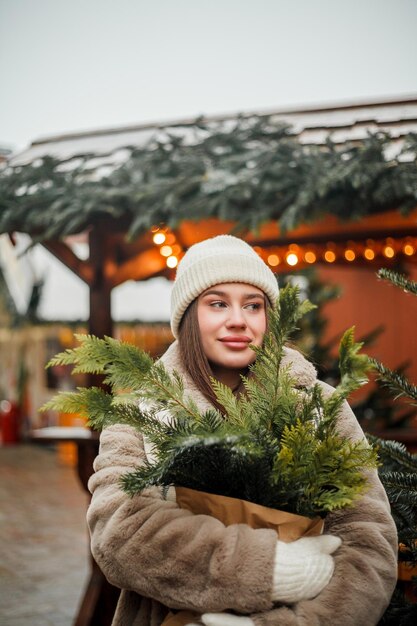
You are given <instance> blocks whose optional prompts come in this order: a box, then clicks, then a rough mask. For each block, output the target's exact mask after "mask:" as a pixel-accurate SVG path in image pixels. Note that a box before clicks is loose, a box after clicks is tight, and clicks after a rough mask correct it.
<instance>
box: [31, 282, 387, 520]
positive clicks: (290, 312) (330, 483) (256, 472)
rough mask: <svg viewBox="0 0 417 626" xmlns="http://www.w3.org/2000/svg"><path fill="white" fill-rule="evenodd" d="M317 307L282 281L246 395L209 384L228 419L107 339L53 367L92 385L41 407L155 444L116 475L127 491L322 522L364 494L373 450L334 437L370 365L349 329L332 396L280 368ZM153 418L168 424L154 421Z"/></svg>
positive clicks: (90, 340)
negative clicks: (94, 383)
mask: <svg viewBox="0 0 417 626" xmlns="http://www.w3.org/2000/svg"><path fill="white" fill-rule="evenodd" d="M312 307H313V305H311V303H309V302H308V301H304V302H301V300H300V297H299V293H298V289H297V288H296V287H294V286H291V285H287V286H286V287H285V288H284V289H282V290H281V292H280V296H279V299H278V301H277V303H276V306H275V307H273V308H271V310H270V312H269V322H268V330H267V333H266V335H265V339H264V342H263V345H262V347H253V349H254V350H255V352H256V361H255V362H254V364H253V365H252V366H251V367H250V372H249V374H248V376H246V377H243V385H244V390H245V391H244V393H242V394H240V395H239V396H237V397H236V396H235V395H234V394H233V393H232V391H231V390H230V388H228V387H227V386H225V385H223V384H221V383H220V382H218V381H216V380H213V381H212V383H213V388H214V390H215V393H216V396H217V399H218V401H219V403H220V404H221V405H222V406H223V407H224V414H222V413H221V412H220V411H218V410H216V409H214V408H213V409H210V410H205V411H201V410H199V408H198V406H197V404H196V402H195V401H194V400H193V398H192V397H190V396H189V395H187V393H186V392H185V390H184V383H183V380H182V378H181V376H180V375H179V374H178V373H176V372H175V371H174V372H172V373H170V372H168V371H167V369H166V368H165V367H164V365H163V363H162V362H161V361H157V362H154V361H153V360H152V359H151V357H150V356H149V355H148V354H146V353H145V352H144V351H142V350H140V349H138V348H137V347H135V346H133V345H130V344H127V343H122V342H120V341H117V340H115V339H112V338H109V337H106V338H105V339H98V338H97V337H94V336H89V335H77V339H78V340H79V342H80V345H79V346H77V347H76V348H74V349H68V350H66V351H65V352H62V353H60V354H58V355H57V356H55V357H54V358H53V359H52V360H51V361H50V365H64V364H65V365H68V364H71V365H73V366H74V368H73V372H74V373H80V372H83V373H94V374H102V375H103V376H104V383H105V384H106V385H107V387H108V389H109V391H105V390H104V389H102V388H99V387H90V388H78V389H77V390H76V391H74V392H61V393H59V394H58V395H57V396H55V398H53V399H52V400H51V401H50V402H48V403H47V404H46V405H45V406H44V407H43V408H44V409H46V408H53V409H56V410H59V411H65V412H76V413H81V414H84V415H86V416H87V417H88V421H89V425H90V426H92V427H93V428H95V429H102V428H104V427H106V426H108V425H110V424H115V423H124V424H129V425H131V426H133V427H134V428H137V429H138V430H139V431H140V432H141V433H142V434H143V435H144V436H145V437H146V438H147V439H148V441H149V442H150V443H151V445H152V450H153V457H154V459H153V460H152V462H146V463H145V464H143V465H141V466H139V467H138V468H137V469H135V470H134V471H132V472H130V473H128V474H126V475H124V476H123V477H122V488H123V489H124V490H125V491H127V492H128V493H129V494H135V493H137V492H140V491H142V490H143V489H145V488H147V487H150V486H153V485H158V486H163V487H168V486H171V485H174V486H176V487H183V488H188V489H192V490H198V491H199V492H204V493H205V494H207V493H209V494H218V495H219V496H226V497H231V498H236V499H240V500H244V501H249V502H250V503H254V504H257V505H263V506H264V507H269V508H272V509H278V510H280V511H285V512H289V513H293V514H297V515H301V516H307V517H309V518H314V517H315V516H320V517H324V516H325V515H326V513H327V512H329V511H333V510H335V509H341V508H344V507H349V506H351V505H352V504H353V503H354V501H355V500H356V499H357V498H358V497H359V496H360V495H361V494H362V493H363V492H364V490H365V489H366V483H367V479H366V472H365V470H366V469H368V468H373V467H376V465H377V460H376V458H377V457H376V452H375V450H374V449H373V448H372V447H371V446H370V445H369V444H368V443H367V442H366V440H361V441H349V440H347V439H345V438H343V437H342V436H341V435H340V434H339V433H338V426H337V421H338V416H339V414H340V412H341V408H342V404H343V402H344V400H345V399H346V398H347V397H348V396H349V395H350V393H351V392H353V391H354V390H355V389H357V388H358V387H359V386H361V385H362V384H363V383H364V382H365V381H366V380H367V377H366V372H367V370H368V369H369V360H368V358H367V357H366V356H365V355H361V354H359V350H360V348H361V345H362V344H358V343H355V341H354V336H353V329H350V330H348V331H346V333H345V334H344V336H343V338H342V340H341V343H340V351H339V354H340V359H339V364H340V374H341V378H340V383H339V385H338V386H337V387H336V389H335V391H334V393H333V394H331V395H330V396H329V395H328V394H324V393H323V389H322V387H321V385H320V384H319V383H318V382H317V383H316V384H314V385H313V386H312V387H309V388H299V386H298V381H297V380H296V379H295V378H294V376H293V375H292V373H291V370H290V369H289V368H288V367H285V366H284V365H282V361H283V355H284V351H285V344H286V342H287V341H288V339H289V337H290V335H291V333H292V332H293V331H294V330H295V328H296V326H297V322H298V320H299V319H300V318H301V317H302V316H303V315H304V314H305V313H307V312H308V311H309V310H311V308H312ZM161 412H164V415H165V416H166V415H168V416H169V417H168V419H166V417H165V419H164V420H162V419H161Z"/></svg>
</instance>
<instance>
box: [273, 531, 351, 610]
mask: <svg viewBox="0 0 417 626" xmlns="http://www.w3.org/2000/svg"><path fill="white" fill-rule="evenodd" d="M341 543H342V541H341V539H340V538H339V537H334V536H333V535H321V536H319V537H302V538H301V539H297V540H296V541H292V542H291V543H284V542H283V541H280V540H278V543H277V547H276V552H275V564H274V577H273V585H272V599H273V600H274V601H275V602H284V603H290V604H292V603H293V602H299V601H300V600H309V599H311V598H314V597H315V596H317V595H318V594H319V593H320V591H322V589H324V587H325V586H326V585H327V584H328V583H329V581H330V579H331V577H332V575H333V570H334V561H333V557H332V556H330V555H331V554H332V553H333V552H335V550H337V548H338V547H339V546H340V544H341Z"/></svg>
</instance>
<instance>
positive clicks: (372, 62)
mask: <svg viewBox="0 0 417 626" xmlns="http://www.w3.org/2000/svg"><path fill="white" fill-rule="evenodd" d="M416 27H417V0H343V1H342V0H211V1H207V0H205V1H204V2H203V1H202V0H146V1H145V0H117V1H116V0H0V89H1V92H0V147H1V146H3V147H4V146H6V147H7V146H10V147H11V148H13V149H15V150H20V149H23V148H25V147H26V146H27V145H29V144H30V142H31V141H33V140H34V139H37V138H39V137H42V136H45V135H53V134H56V133H62V132H68V131H76V130H88V129H92V128H103V127H109V126H111V127H117V126H123V125H127V124H140V123H142V122H147V121H166V120H171V119H177V118H184V117H187V118H188V117H195V116H197V115H200V114H214V113H233V112H241V111H243V112H245V111H266V110H271V109H279V108H283V107H288V106H307V105H313V104H317V105H320V104H323V103H338V102H345V101H348V102H350V101H367V100H374V99H384V98H387V99H388V98H398V97H404V96H408V95H415V94H417V69H416V67H417V37H416V34H415V33H416ZM40 267H41V270H42V268H43V267H44V266H42V265H41V266H40ZM41 270H39V271H41ZM42 271H43V270H42ZM45 271H46V270H45ZM62 272H63V273H62V276H61V275H60V276H59V277H58V278H55V282H56V285H62V283H63V280H64V278H63V276H64V275H65V273H64V271H63V270H62ZM71 280H72V283H71V284H72V285H73V286H72V287H71V288H68V289H65V293H64V294H62V297H61V296H60V297H59V298H57V297H56V293H57V291H56V290H57V289H58V287H54V288H53V289H52V287H48V293H46V294H45V303H44V309H47V313H48V314H49V315H50V316H51V317H54V316H55V315H57V314H58V315H61V314H62V312H64V313H66V314H67V316H69V317H71V316H72V315H73V312H72V310H73V309H72V306H73V305H74V303H76V302H81V301H82V302H83V307H84V309H85V306H86V289H85V288H84V286H82V285H78V283H77V285H75V283H76V282H77V281H75V279H73V278H72V279H71ZM51 281H52V278H51ZM50 284H52V283H51V282H50ZM148 287H149V285H148V286H145V287H143V289H145V290H146V289H148ZM130 288H131V286H129V285H124V286H122V287H121V288H120V290H116V291H118V293H119V295H118V293H115V298H114V310H115V311H116V312H117V313H116V315H115V316H116V317H120V316H121V317H123V316H124V312H123V311H125V310H126V307H127V305H128V304H129V303H130V304H131V307H133V309H134V311H135V312H139V315H142V313H141V311H142V309H143V314H144V315H146V314H149V315H151V317H152V316H154V315H156V316H157V317H158V316H159V313H161V312H162V313H163V317H166V316H167V315H168V313H167V310H168V309H167V307H168V296H166V295H165V296H162V295H161V293H162V292H161V293H160V292H159V291H157V293H158V296H157V297H156V298H153V297H152V296H150V295H149V294H150V292H148V291H146V292H144V291H141V292H140V294H141V295H139V296H138V293H139V292H138V291H137V290H136V291H134V292H132V295H130V292H129V293H128V292H127V290H128V289H130ZM73 289H76V290H78V291H77V293H79V294H80V295H79V296H78V295H77V296H75V297H74V292H73ZM163 291H164V294H165V293H166V290H163ZM48 294H50V295H48ZM66 294H67V296H68V302H66V299H65V295H66ZM69 294H71V295H69ZM143 294H144V295H143ZM119 296H120V297H119ZM150 300H151V302H150ZM153 301H155V303H156V306H157V307H158V309H157V313H158V314H156V313H154V312H153V308H152V302H153ZM52 302H54V303H55V309H54V310H53V311H51V306H52V305H51V304H50V303H52ZM141 303H142V304H143V307H142V309H141V306H142V304H141ZM58 304H61V309H62V311H61V310H60V309H57V306H58ZM139 305H140V306H139ZM138 307H139V308H138ZM44 312H45V311H44Z"/></svg>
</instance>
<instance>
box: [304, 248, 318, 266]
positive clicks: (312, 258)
mask: <svg viewBox="0 0 417 626" xmlns="http://www.w3.org/2000/svg"><path fill="white" fill-rule="evenodd" d="M316 260H317V257H316V255H315V253H314V252H312V251H311V250H308V252H306V253H305V255H304V261H305V262H306V263H315V262H316Z"/></svg>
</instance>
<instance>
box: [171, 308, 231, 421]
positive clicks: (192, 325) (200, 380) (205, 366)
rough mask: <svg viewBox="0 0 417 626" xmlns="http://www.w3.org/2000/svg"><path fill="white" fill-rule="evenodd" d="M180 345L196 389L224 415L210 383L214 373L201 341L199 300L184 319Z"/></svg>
mask: <svg viewBox="0 0 417 626" xmlns="http://www.w3.org/2000/svg"><path fill="white" fill-rule="evenodd" d="M178 343H179V347H180V354H181V359H182V362H183V364H184V367H185V369H186V371H187V373H188V374H189V375H190V376H191V378H192V379H193V381H194V383H195V385H196V387H197V388H198V389H199V390H200V391H201V393H202V394H203V396H204V397H205V398H207V400H208V401H209V402H210V403H211V404H212V405H213V406H215V407H216V409H218V410H219V411H220V412H221V413H224V407H223V406H222V405H221V404H219V402H218V400H217V398H216V394H215V393H214V391H213V387H212V385H211V382H210V378H212V377H213V372H212V369H211V367H210V363H209V362H208V359H207V357H206V355H205V353H204V350H203V344H202V341H201V334H200V328H199V325H198V316H197V298H196V299H195V300H193V302H191V304H190V305H189V307H188V308H187V310H186V311H185V313H184V315H183V317H182V320H181V323H180V327H179V332H178Z"/></svg>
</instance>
